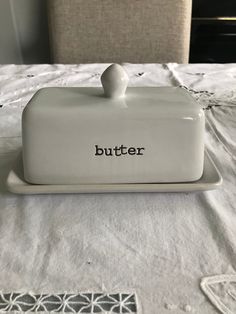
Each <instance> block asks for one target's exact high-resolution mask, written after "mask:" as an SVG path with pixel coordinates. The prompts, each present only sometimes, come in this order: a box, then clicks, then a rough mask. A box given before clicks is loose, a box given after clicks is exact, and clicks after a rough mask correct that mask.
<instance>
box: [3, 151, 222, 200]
mask: <svg viewBox="0 0 236 314" xmlns="http://www.w3.org/2000/svg"><path fill="white" fill-rule="evenodd" d="M221 184H222V177H221V175H220V173H219V171H218V169H217V168H216V166H215V164H214V162H213V161H212V159H211V158H210V156H209V155H208V153H207V152H206V151H205V158H204V169H203V175H202V176H201V178H200V179H199V180H197V181H195V182H185V183H130V184H129V183H126V184H125V183H124V184H70V185H65V184H58V185H56V184H48V185H47V184H30V183H28V182H26V181H25V179H24V174H23V163H22V155H21V154H20V155H19V157H18V158H17V159H16V161H15V164H14V166H13V168H12V170H11V171H10V173H9V175H8V178H7V186H8V190H9V191H10V192H12V193H17V194H49V193H50V194H51V193H53V194H58V193H66V194H68V193H120V192H122V193H123V192H126V193H130V192H195V191H206V190H215V189H217V188H219V187H220V186H221Z"/></svg>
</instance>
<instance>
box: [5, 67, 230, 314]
mask: <svg viewBox="0 0 236 314" xmlns="http://www.w3.org/2000/svg"><path fill="white" fill-rule="evenodd" d="M107 66H108V64H90V65H19V66H17V65H3V66H0V106H1V107H0V248H1V250H0V256H1V257H0V290H1V291H2V294H7V293H19V294H22V293H23V294H24V293H25V294H27V293H28V294H29V293H30V294H31V295H45V294H46V295H47V294H48V295H52V294H60V293H61V294H63V293H67V294H73V295H77V294H79V293H101V294H122V293H123V294H131V295H135V298H136V301H137V313H143V314H156V313H169V312H170V311H171V313H183V311H185V312H196V313H201V314H202V313H203V314H204V313H208V314H211V313H216V307H215V306H214V305H212V304H211V303H210V302H209V301H208V299H207V298H206V297H205V295H204V294H203V292H202V291H201V288H200V281H201V279H202V278H203V277H209V276H214V275H220V274H227V275H235V272H236V227H235V226H236V189H235V185H236V64H224V65H223V64H222V65H220V64H208V65H206V64H196V65H191V64H189V65H178V64H164V65H160V64H137V65H135V64H124V67H125V69H126V71H127V72H128V74H129V76H130V86H178V85H181V86H183V87H185V88H188V89H189V90H190V92H191V93H192V95H193V96H194V97H196V98H197V99H198V101H200V102H201V104H202V106H203V107H205V109H206V111H205V112H206V118H207V119H206V139H205V142H206V147H207V149H208V151H209V152H210V155H211V156H212V158H213V159H214V161H215V163H216V165H217V166H218V168H219V170H220V172H221V174H222V176H223V179H224V182H223V185H222V187H221V188H220V189H219V190H217V191H208V192H195V193H167V194H165V193H164V194H162V193H146V194H145V193H139V194H101V195H100V194H89V195H82V194H81V195H79V194H77V195H35V196H23V195H22V196H21V195H14V194H10V193H9V192H7V189H6V185H5V180H6V177H7V174H8V172H9V170H10V169H11V166H12V163H13V162H14V160H15V158H16V156H17V154H18V152H19V149H20V147H21V113H22V109H23V108H24V106H25V105H26V103H27V102H28V100H29V99H30V98H31V97H32V95H33V94H34V92H36V91H37V90H38V89H39V88H42V87H45V86H98V85H99V84H100V75H101V73H102V72H103V71H104V69H105V68H106V67H107ZM234 278H235V277H234ZM13 296H14V295H13ZM227 297H229V298H230V297H232V296H230V295H228V296H227ZM13 299H14V298H13ZM8 300H9V298H8ZM231 301H232V300H231ZM0 304H1V298H0ZM226 304H228V305H229V306H231V305H230V304H232V302H228V303H226ZM14 309H15V308H14V307H13V306H12V303H11V306H9V307H8V308H7V311H13V310H14ZM18 310H19V309H18ZM21 310H22V311H25V309H21ZM129 310H130V309H128V310H124V311H127V312H129ZM221 310H222V309H221ZM229 310H230V309H229ZM0 311H1V306H0ZM60 311H62V312H63V308H61V309H60ZM101 311H102V310H101ZM107 311H109V310H107ZM130 311H134V309H131V310H130ZM104 312H106V309H105V310H104ZM114 312H118V313H120V312H122V310H120V309H117V308H116V309H115V310H114ZM225 313H226V312H225ZM229 313H230V312H229Z"/></svg>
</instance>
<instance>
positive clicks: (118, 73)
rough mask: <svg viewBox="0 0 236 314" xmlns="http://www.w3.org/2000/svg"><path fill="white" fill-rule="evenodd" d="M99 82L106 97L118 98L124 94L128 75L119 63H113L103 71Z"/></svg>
mask: <svg viewBox="0 0 236 314" xmlns="http://www.w3.org/2000/svg"><path fill="white" fill-rule="evenodd" d="M101 82H102V86H103V89H104V94H105V96H106V97H109V98H119V97H123V96H124V95H125V91H126V88H127V85H128V82H129V77H128V75H127V73H126V72H125V70H124V69H123V67H122V66H121V65H119V64H116V63H114V64H112V65H110V66H109V67H108V68H107V69H106V70H105V71H104V72H103V74H102V76H101Z"/></svg>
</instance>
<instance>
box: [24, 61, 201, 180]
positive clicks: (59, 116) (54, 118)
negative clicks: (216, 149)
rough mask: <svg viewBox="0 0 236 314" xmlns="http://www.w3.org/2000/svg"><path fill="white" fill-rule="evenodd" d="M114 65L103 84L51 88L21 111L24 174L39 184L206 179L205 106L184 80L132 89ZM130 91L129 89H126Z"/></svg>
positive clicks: (104, 75)
mask: <svg viewBox="0 0 236 314" xmlns="http://www.w3.org/2000/svg"><path fill="white" fill-rule="evenodd" d="M122 71H123V70H122V68H121V67H120V66H118V65H112V66H111V67H110V68H108V70H106V71H105V72H104V74H103V76H102V83H103V86H104V90H105V95H104V91H103V89H102V88H80V87H72V88H69V87H68V88H59V87H55V88H44V89H41V90H39V91H38V92H37V93H36V94H35V95H34V96H33V98H32V99H31V100H30V102H29V103H28V105H27V106H26V107H25V109H24V112H23V118H22V142H23V164H24V177H25V180H26V181H27V182H29V183H32V184H47V185H48V184H52V185H59V184H62V185H71V184H125V183H135V184H136V183H152V182H155V183H156V182H159V183H173V182H192V181H196V180H199V179H200V178H201V176H202V174H203V164H204V127H205V117H204V112H203V110H202V109H201V108H200V106H199V104H198V103H197V102H196V101H195V100H194V99H193V98H192V97H191V96H190V95H189V94H188V92H187V91H185V90H183V89H181V88H178V87H133V88H127V90H126V85H127V75H126V74H122V73H123V72H122ZM125 90H126V94H124V93H125Z"/></svg>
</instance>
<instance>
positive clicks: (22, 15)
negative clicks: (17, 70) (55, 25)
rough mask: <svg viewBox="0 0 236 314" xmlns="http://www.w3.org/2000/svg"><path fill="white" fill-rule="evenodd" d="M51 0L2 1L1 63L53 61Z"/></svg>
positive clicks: (0, 14) (0, 20)
mask: <svg viewBox="0 0 236 314" xmlns="http://www.w3.org/2000/svg"><path fill="white" fill-rule="evenodd" d="M46 1H47V0H0V63H2V64H4V63H16V64H20V63H26V64H29V63H49V62H50V57H49V55H50V53H49V41H48V28H47V15H46Z"/></svg>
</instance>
